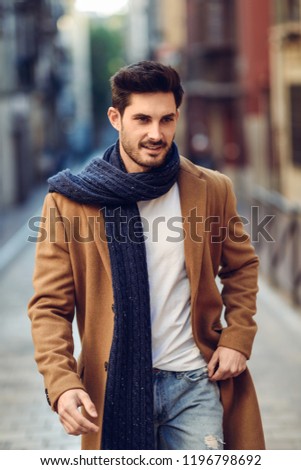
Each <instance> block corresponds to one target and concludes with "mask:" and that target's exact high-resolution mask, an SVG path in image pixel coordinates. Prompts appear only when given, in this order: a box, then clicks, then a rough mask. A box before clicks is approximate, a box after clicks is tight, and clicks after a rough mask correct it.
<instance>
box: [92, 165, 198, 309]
mask: <svg viewBox="0 0 301 470" xmlns="http://www.w3.org/2000/svg"><path fill="white" fill-rule="evenodd" d="M201 176H202V172H201V170H200V169H199V168H196V167H195V165H193V164H192V163H191V162H189V160H187V159H185V158H184V157H181V164H180V171H179V177H178V185H179V193H180V201H181V211H182V217H183V229H184V234H185V239H184V251H185V260H186V270H187V275H188V278H189V281H190V287H191V303H192V304H193V301H194V299H195V295H196V293H197V287H198V284H199V278H200V273H201V264H202V256H203V248H204V226H205V224H204V218H205V217H206V196H207V191H206V181H205V180H204V179H202V177H201ZM83 209H84V211H85V214H86V217H87V221H88V224H89V226H90V229H91V230H92V233H94V234H95V237H94V238H95V244H96V246H97V249H98V252H99V254H100V257H101V259H102V262H103V264H104V267H105V270H106V272H107V274H108V276H109V278H110V279H111V278H112V274H111V265H110V255H109V249H108V245H107V243H106V235H105V225H104V219H103V217H99V209H98V208H96V207H95V206H89V205H83ZM95 221H97V224H96V223H95Z"/></svg>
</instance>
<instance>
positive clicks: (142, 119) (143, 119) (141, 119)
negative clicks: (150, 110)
mask: <svg viewBox="0 0 301 470" xmlns="http://www.w3.org/2000/svg"><path fill="white" fill-rule="evenodd" d="M135 121H138V122H140V123H141V124H146V123H147V122H149V118H148V117H147V116H137V117H135Z"/></svg>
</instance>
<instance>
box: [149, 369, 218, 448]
mask: <svg viewBox="0 0 301 470" xmlns="http://www.w3.org/2000/svg"><path fill="white" fill-rule="evenodd" d="M153 382H154V424H155V442H156V449H160V450H163V449H164V450H166V449H169V450H208V449H212V450H221V449H223V429H222V421H223V408H222V405H221V402H220V395H219V388H218V385H217V384H216V383H215V382H210V381H209V379H208V371H207V367H203V368H201V369H197V370H191V371H186V372H169V371H164V370H158V369H154V370H153Z"/></svg>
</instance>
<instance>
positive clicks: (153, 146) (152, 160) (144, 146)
mask: <svg viewBox="0 0 301 470" xmlns="http://www.w3.org/2000/svg"><path fill="white" fill-rule="evenodd" d="M173 140H174V137H173V139H172V141H171V143H170V144H169V145H168V143H167V142H165V141H164V140H162V139H160V140H158V141H154V140H150V139H146V140H143V141H141V142H139V143H138V145H137V144H133V143H132V142H131V141H130V139H128V138H127V136H126V135H125V133H124V132H123V131H122V130H121V132H120V144H121V145H122V147H123V150H124V151H125V153H126V154H127V156H128V157H129V158H130V159H131V160H132V161H133V162H135V163H136V164H137V165H140V166H141V167H143V168H145V169H146V170H151V169H152V168H158V167H159V166H161V165H163V164H164V162H165V160H166V157H167V154H168V152H169V151H170V148H171V146H172V143H173ZM160 148H161V152H160V153H159V154H158V153H156V151H157V150H158V149H160ZM143 150H144V151H145V150H146V151H147V157H145V156H144V155H143V154H142V152H143ZM152 151H153V153H152Z"/></svg>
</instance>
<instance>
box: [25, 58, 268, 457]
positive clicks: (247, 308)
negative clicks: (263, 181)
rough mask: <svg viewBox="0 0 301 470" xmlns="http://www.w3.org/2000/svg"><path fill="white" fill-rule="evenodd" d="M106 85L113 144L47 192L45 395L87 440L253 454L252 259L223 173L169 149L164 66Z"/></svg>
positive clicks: (35, 324) (174, 114)
mask: <svg viewBox="0 0 301 470" xmlns="http://www.w3.org/2000/svg"><path fill="white" fill-rule="evenodd" d="M111 86H112V106H111V107H110V108H109V110H108V118H109V120H110V122H111V124H112V126H113V127H114V128H115V129H116V130H117V131H118V133H119V139H118V141H117V142H116V144H115V145H113V146H112V147H110V148H109V149H108V150H107V151H106V152H105V154H104V156H103V158H96V159H94V160H93V161H92V162H91V163H90V164H88V166H87V167H86V169H84V170H83V171H82V172H81V173H80V174H79V175H72V174H71V173H70V171H69V170H65V171H64V172H61V173H59V174H57V175H56V176H54V177H52V178H50V180H49V183H50V193H49V194H48V195H47V197H46V199H45V204H44V209H43V216H42V225H41V233H40V235H41V236H40V239H39V240H38V244H37V254H36V267H35V275H34V286H35V295H34V296H33V298H32V299H31V301H30V304H29V316H30V318H31V320H32V332H33V339H34V343H35V351H36V352H35V357H36V360H37V363H38V366H39V370H40V372H41V373H42V374H43V375H44V380H45V386H46V394H47V398H48V401H49V403H50V405H51V406H52V408H53V409H54V410H55V411H57V413H58V414H59V417H60V420H61V422H62V424H63V426H64V428H65V430H66V431H67V432H68V433H69V434H73V435H79V434H81V435H82V436H83V437H82V447H83V449H99V448H102V449H213V450H217V449H222V448H226V449H262V448H264V439H263V432H262V426H261V420H260V413H259V409H258V404H257V399H256V394H255V391H254V387H253V384H252V380H251V377H250V375H249V372H248V370H247V368H246V361H247V359H248V358H249V356H250V353H251V347H252V342H253V339H254V335H255V332H256V324H255V323H254V320H253V315H254V313H255V310H256V293H257V269H258V259H257V256H256V255H255V254H254V250H253V248H252V246H251V244H250V241H249V238H248V237H247V235H246V234H245V233H244V231H243V226H242V223H241V221H240V220H239V218H238V216H237V213H236V209H235V197H234V195H233V191H232V187H231V183H230V182H229V179H228V178H227V177H225V176H223V175H221V174H220V173H218V172H214V171H211V170H206V169H204V168H200V167H196V166H195V165H193V164H192V163H191V162H190V161H188V160H186V159H185V158H183V157H179V154H178V150H177V147H176V145H175V143H174V137H175V132H176V126H177V121H178V118H179V107H180V104H181V101H182V96H183V89H182V86H181V83H180V79H179V76H178V74H177V72H176V71H175V70H174V69H172V68H171V67H167V66H164V65H162V64H159V63H156V62H152V61H143V62H140V63H137V64H133V65H130V66H128V67H125V68H123V69H121V70H120V71H118V72H117V73H116V74H115V75H114V76H113V77H112V79H111ZM217 274H218V275H219V277H220V279H221V281H222V284H223V289H222V293H221V294H220V292H219V290H218V288H217V286H216V282H215V278H216V276H217ZM223 306H225V321H226V325H225V327H224V328H223V326H222V324H221V313H222V310H223ZM75 311H76V318H77V324H78V328H79V333H80V337H81V342H82V352H81V355H80V358H79V360H78V364H77V363H76V360H75V358H74V356H73V339H72V321H73V317H74V312H75ZM79 407H82V413H83V414H82V413H81V412H80V411H79Z"/></svg>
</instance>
